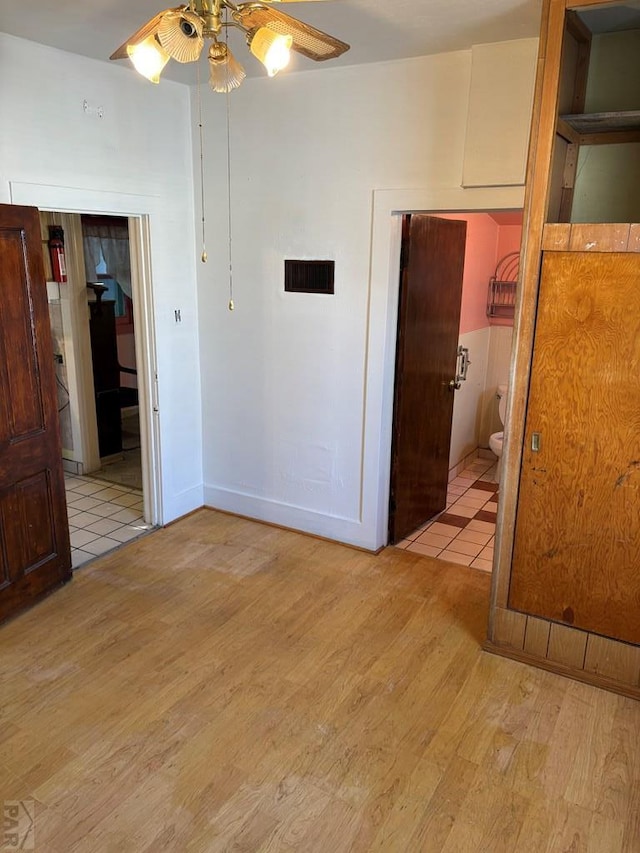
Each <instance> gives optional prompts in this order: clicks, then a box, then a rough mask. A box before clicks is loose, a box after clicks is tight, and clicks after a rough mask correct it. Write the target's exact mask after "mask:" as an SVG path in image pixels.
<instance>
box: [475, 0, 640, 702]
mask: <svg viewBox="0 0 640 853" xmlns="http://www.w3.org/2000/svg"><path fill="white" fill-rule="evenodd" d="M639 34H640V10H639V9H638V8H637V5H634V4H632V3H629V4H624V3H611V2H607V3H593V2H589V0H583V2H582V3H581V4H576V3H571V2H568V0H545V4H544V9H543V25H542V32H541V40H540V53H539V60H538V76H537V82H536V95H535V101H534V116H533V125H532V127H533V130H532V137H531V143H530V151H529V165H528V173H527V195H526V205H525V223H524V229H523V234H524V245H523V254H522V263H521V269H522V277H521V294H520V301H519V306H518V311H517V316H516V326H515V346H514V353H513V358H512V371H511V390H510V403H509V411H508V413H507V427H506V440H505V453H504V459H503V476H502V483H501V489H500V501H499V514H498V532H497V549H496V563H495V566H494V581H493V592H492V605H491V620H490V626H489V638H488V642H487V647H488V648H489V649H491V650H493V651H498V652H500V653H502V654H507V655H509V656H512V657H515V658H518V659H523V660H527V661H529V662H531V663H536V664H538V665H540V666H543V667H545V668H548V669H554V670H556V671H558V672H562V673H565V674H568V675H571V676H573V677H576V678H580V679H582V680H586V681H591V682H593V683H597V684H599V685H600V686H604V687H608V688H611V689H614V690H618V691H621V692H624V693H627V694H628V695H633V696H637V697H640V645H639V644H640V509H639V507H640V501H639V498H640V383H639V382H638V379H637V377H638V375H639V374H640V224H638V223H640V49H638V48H639V46H640V41H639Z"/></svg>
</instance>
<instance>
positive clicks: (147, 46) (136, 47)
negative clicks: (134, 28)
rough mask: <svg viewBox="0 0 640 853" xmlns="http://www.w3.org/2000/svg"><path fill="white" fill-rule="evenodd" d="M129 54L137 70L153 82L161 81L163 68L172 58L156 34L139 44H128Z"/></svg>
mask: <svg viewBox="0 0 640 853" xmlns="http://www.w3.org/2000/svg"><path fill="white" fill-rule="evenodd" d="M127 55H128V57H129V59H130V60H131V62H132V63H133V65H134V68H135V69H136V71H137V72H138V73H139V74H142V76H143V77H146V78H147V80H150V81H151V82H152V83H159V82H160V74H161V73H162V69H163V68H164V67H165V65H166V64H167V62H168V61H169V58H170V57H169V54H168V53H167V52H166V50H164V48H163V47H162V46H161V45H160V44H159V43H158V41H157V39H156V37H155V36H154V35H151V36H148V37H147V38H146V39H144V40H143V41H140V42H138V43H137V44H130V45H127Z"/></svg>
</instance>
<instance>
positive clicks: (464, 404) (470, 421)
mask: <svg viewBox="0 0 640 853" xmlns="http://www.w3.org/2000/svg"><path fill="white" fill-rule="evenodd" d="M490 335H491V329H490V328H489V326H485V327H484V328H482V329H475V330H474V331H472V332H465V333H464V334H461V335H460V338H459V343H460V345H461V346H463V347H466V348H467V349H468V350H469V359H470V362H471V363H470V365H469V370H468V373H467V380H466V382H461V383H460V388H459V390H457V391H456V395H455V398H454V401H453V421H452V423H451V447H450V450H449V470H451V468H453V467H454V466H456V465H458V464H459V463H460V462H462V460H463V459H464V458H465V457H466V456H468V455H469V454H470V453H473V451H474V450H476V449H477V448H478V436H479V433H480V419H481V412H482V402H483V398H484V393H485V383H486V378H487V367H488V361H489V338H490Z"/></svg>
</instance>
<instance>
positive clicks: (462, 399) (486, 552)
mask: <svg viewBox="0 0 640 853" xmlns="http://www.w3.org/2000/svg"><path fill="white" fill-rule="evenodd" d="M429 215H431V216H434V217H437V218H444V219H454V220H464V221H465V222H466V223H467V245H466V249H465V251H464V273H463V288H462V299H461V305H460V324H459V329H458V330H457V331H456V334H457V344H458V345H459V346H460V347H462V348H463V349H464V350H466V351H467V355H468V362H469V367H468V373H467V379H466V380H461V381H460V386H461V387H460V389H459V390H457V391H456V392H455V399H454V405H453V417H452V421H451V430H450V433H449V435H448V436H447V439H446V441H445V442H443V443H442V447H441V449H440V451H439V453H440V462H441V465H442V467H443V468H444V470H445V472H446V473H445V474H444V475H443V476H444V478H445V484H444V488H445V494H446V498H445V503H444V505H443V506H442V507H441V508H440V509H439V510H438V511H437V512H435V513H434V514H433V515H432V516H431V517H429V518H426V517H425V518H424V519H423V520H422V522H421V523H420V524H417V525H416V527H415V528H414V529H413V530H412V531H409V532H406V533H403V534H402V538H399V539H398V538H397V537H396V540H395V542H396V544H397V545H398V547H402V548H405V549H407V550H409V551H413V552H416V553H421V554H424V555H427V556H432V557H437V558H441V559H445V560H447V561H449V562H457V563H461V564H464V565H470V566H473V567H474V568H479V569H483V570H485V571H490V570H491V563H492V557H493V541H494V534H495V524H496V513H497V493H498V486H497V484H496V483H495V473H494V471H495V469H494V467H493V466H494V464H495V457H493V454H491V452H490V450H489V437H490V435H491V434H492V433H495V432H496V431H497V430H499V429H501V424H500V421H499V418H498V403H497V399H496V392H497V388H498V386H499V385H501V384H503V383H506V382H507V381H508V375H509V363H510V352H511V338H512V326H513V305H511V309H510V310H507V309H506V308H505V310H501V311H499V312H497V313H498V314H499V315H500V316H493V315H494V314H495V313H496V312H493V311H491V310H490V305H489V293H490V282H491V279H492V277H494V274H495V271H496V268H497V267H498V265H499V262H500V260H501V259H502V258H503V257H504V256H505V255H507V254H509V253H514V252H515V253H516V255H517V253H518V252H519V247H520V242H521V237H522V211H521V210H503V211H471V212H469V213H458V212H456V213H447V212H440V211H434V212H430V213H429ZM399 254H400V253H399ZM514 289H515V288H514ZM399 307H401V305H399ZM413 313H414V316H417V315H416V312H413ZM401 319H402V318H401V316H400V314H399V321H400V320H401ZM436 323H437V320H436ZM398 333H399V334H400V326H399V327H398ZM399 370H400V371H401V370H402V365H401V364H399V363H398V361H396V383H397V378H398V371H399ZM450 378H451V377H450ZM442 381H444V380H442ZM394 412H395V408H394ZM394 417H395V415H394ZM408 417H409V418H411V417H414V418H415V419H416V420H418V421H419V420H420V418H421V417H422V415H421V414H420V412H419V411H418V409H416V410H415V412H414V413H409V415H408ZM428 417H429V418H431V417H433V413H430V414H429V416H428ZM393 435H394V440H395V423H394V430H393ZM392 446H393V445H392ZM392 458H393V456H392ZM392 464H393V463H392ZM416 467H417V463H416ZM390 479H391V482H393V473H392V474H391V477H390ZM390 493H391V494H392V491H391V489H390ZM393 510H394V507H393V505H392V502H391V500H390V507H389V518H390V519H391V517H392V512H393ZM396 511H397V507H396ZM392 542H394V538H393V536H392V534H391V527H390V536H389V543H392Z"/></svg>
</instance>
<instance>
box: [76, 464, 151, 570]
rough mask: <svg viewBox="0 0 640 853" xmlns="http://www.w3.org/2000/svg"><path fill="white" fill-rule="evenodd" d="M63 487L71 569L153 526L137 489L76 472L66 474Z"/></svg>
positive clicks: (140, 493)
mask: <svg viewBox="0 0 640 853" xmlns="http://www.w3.org/2000/svg"><path fill="white" fill-rule="evenodd" d="M65 487H66V492H67V513H68V516H69V535H70V538H71V565H72V567H73V568H74V569H76V568H78V566H81V565H82V564H83V563H86V562H87V561H88V560H92V559H93V558H94V557H97V556H99V555H100V554H106V553H107V551H112V550H113V549H114V548H119V547H120V545H122V544H124V543H125V542H129V541H130V540H131V539H135V538H136V537H138V536H142V535H143V534H144V533H147V532H148V531H149V530H151V529H152V528H151V525H149V524H146V523H145V521H144V518H143V512H144V510H143V503H142V492H141V491H140V490H139V489H131V488H127V487H126V486H120V485H117V486H115V485H113V484H112V483H108V482H105V481H104V480H98V479H97V478H95V477H88V476H84V477H81V476H77V475H75V474H66V475H65Z"/></svg>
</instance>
